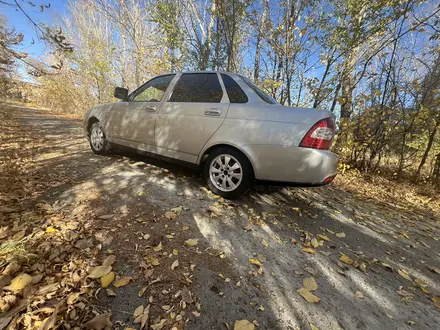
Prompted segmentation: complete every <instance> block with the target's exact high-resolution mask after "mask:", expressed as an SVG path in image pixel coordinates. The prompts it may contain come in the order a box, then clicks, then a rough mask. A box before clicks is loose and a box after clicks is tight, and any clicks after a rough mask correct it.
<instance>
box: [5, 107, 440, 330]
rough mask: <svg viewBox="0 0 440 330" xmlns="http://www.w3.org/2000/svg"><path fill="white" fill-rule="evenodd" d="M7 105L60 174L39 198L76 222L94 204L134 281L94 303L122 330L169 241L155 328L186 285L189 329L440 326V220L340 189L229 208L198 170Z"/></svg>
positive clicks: (108, 243)
mask: <svg viewBox="0 0 440 330" xmlns="http://www.w3.org/2000/svg"><path fill="white" fill-rule="evenodd" d="M0 108H1V111H9V112H11V113H12V115H13V116H14V117H15V118H16V119H18V120H19V121H20V123H21V124H20V130H22V131H23V132H27V134H30V136H33V135H35V136H39V137H40V138H43V139H44V141H45V145H43V146H41V147H40V148H39V149H38V150H36V155H35V160H34V161H33V162H32V163H31V164H29V166H30V167H31V169H32V170H33V171H34V173H37V174H38V175H40V176H42V177H47V178H49V179H50V178H51V177H53V185H52V187H51V188H50V189H48V190H46V191H44V192H42V193H40V194H36V195H35V196H34V199H33V200H32V202H35V203H36V202H41V201H44V202H46V203H49V204H52V205H56V206H57V207H58V208H62V209H64V210H69V211H70V212H72V214H75V212H79V211H81V209H82V208H84V207H87V208H88V210H90V211H89V212H92V213H93V214H94V215H95V218H94V219H95V220H94V221H91V223H90V230H92V231H93V233H94V235H95V238H96V240H97V241H99V242H101V244H102V245H103V250H111V251H113V252H114V253H115V254H116V256H117V265H118V267H119V269H122V271H123V272H124V274H125V275H130V276H132V277H133V280H132V281H131V282H130V284H129V285H127V286H125V287H124V288H118V289H116V290H115V292H116V297H107V296H106V295H105V294H102V295H98V296H97V300H96V306H97V308H102V309H108V310H110V311H111V312H112V321H113V323H114V325H115V327H117V328H118V327H119V328H122V329H123V328H124V327H126V326H131V327H134V328H136V325H133V324H131V321H132V314H133V311H134V310H135V308H136V307H137V306H139V305H140V304H142V303H145V301H146V298H145V297H143V296H142V297H139V295H138V291H139V290H140V289H141V288H142V287H143V285H144V284H143V278H142V274H143V273H142V271H143V270H142V263H143V260H144V259H145V249H146V248H148V247H149V246H156V245H157V244H159V243H160V242H161V243H162V245H163V251H164V252H166V253H164V254H163V255H162V256H161V259H160V263H161V265H160V266H158V268H155V274H156V275H157V276H158V278H160V279H161V280H160V281H159V282H157V285H156V286H155V285H153V286H152V287H149V292H148V296H149V297H151V299H152V301H154V302H153V306H156V307H155V308H156V312H155V311H154V308H153V309H152V315H151V317H152V319H154V318H155V315H156V316H157V318H158V319H159V318H160V307H161V306H162V305H167V299H168V300H169V299H171V298H169V296H170V295H171V294H170V293H168V291H169V292H174V291H173V290H176V288H177V286H178V285H182V283H183V284H184V285H188V287H189V288H190V290H191V292H192V294H193V298H194V300H195V303H194V304H193V305H195V307H197V308H195V307H193V308H192V309H191V311H192V313H188V314H189V315H187V318H186V320H187V321H186V322H185V323H184V326H183V328H185V329H202V330H206V329H233V328H234V322H235V321H236V320H241V319H246V320H249V321H250V322H253V321H255V322H254V323H255V324H256V325H258V326H259V329H297V328H300V329H310V328H312V325H314V326H316V327H317V328H318V329H321V330H322V329H440V317H439V310H438V309H437V308H436V307H435V306H434V303H433V301H432V298H433V297H436V296H439V295H440V281H439V279H440V274H438V273H437V272H436V271H438V270H439V269H440V249H439V247H440V243H439V229H440V219H439V218H438V215H435V214H431V213H429V212H427V211H426V210H423V209H413V210H411V211H408V210H404V209H403V208H402V207H401V206H399V205H398V203H395V202H394V201H391V200H390V201H388V202H387V203H384V202H379V201H375V200H371V199H367V198H365V197H364V196H362V195H360V194H356V193H353V192H348V191H345V190H343V189H342V188H340V187H339V186H338V185H337V182H336V184H335V185H332V186H329V187H323V188H313V189H312V188H310V189H293V188H292V189H290V188H272V187H259V186H258V187H255V188H253V190H252V191H251V192H249V193H248V194H246V195H245V196H243V197H242V198H241V199H238V200H235V201H225V200H223V199H221V198H217V197H216V196H214V195H212V194H211V193H210V192H209V191H207V190H206V189H205V187H204V186H203V183H202V180H201V178H200V175H199V174H198V173H197V172H194V171H193V170H189V169H185V168H182V167H178V166H175V165H170V164H167V163H164V162H159V161H156V160H153V159H150V158H146V157H143V156H139V155H135V154H124V155H112V156H109V157H102V156H97V155H94V154H93V153H92V152H91V150H90V149H89V147H88V144H87V141H86V139H85V137H84V136H83V132H82V127H81V122H80V121H76V120H72V119H67V118H65V117H62V116H57V115H53V114H50V113H48V112H47V111H43V110H35V109H30V108H22V107H11V106H0ZM180 207H181V208H180ZM173 208H178V209H177V210H176V209H175V210H174V211H171V210H172V209H173ZM167 212H171V213H173V214H171V215H172V216H170V213H167ZM146 234H148V235H149V239H148V240H145V238H143V237H144V236H145V235H146ZM167 235H168V236H167ZM318 235H320V236H318ZM188 239H198V240H199V241H198V244H197V246H196V247H188V246H185V243H184V242H185V241H186V240H188ZM173 250H178V256H177V257H173V255H172V254H171V251H173ZM341 256H346V257H342V260H341V259H340V258H341ZM176 258H177V260H179V267H178V268H176V269H175V270H173V271H172V270H171V269H170V265H171V263H172V261H174V259H176ZM250 258H253V259H255V260H254V264H252V263H251V262H250ZM255 263H257V265H255ZM258 264H261V267H260V266H259V265H258ZM191 265H193V266H191ZM140 269H141V270H140ZM188 274H189V275H188ZM308 277H313V278H314V279H315V281H316V283H317V285H318V288H317V289H316V290H314V291H313V292H312V293H313V295H315V296H316V297H319V298H320V301H319V302H317V303H311V302H308V301H306V300H305V299H304V298H303V297H302V296H301V295H300V294H299V293H298V292H297V290H298V289H300V288H302V287H303V280H304V279H305V278H308ZM182 278H183V279H182ZM185 281H186V282H185ZM179 282H180V283H179ZM190 282H191V283H190ZM198 304H200V305H198ZM162 312H163V311H162ZM168 315H171V314H168ZM117 321H118V322H117ZM137 326H138V325H137ZM176 329H177V328H176Z"/></svg>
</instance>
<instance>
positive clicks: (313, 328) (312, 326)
mask: <svg viewBox="0 0 440 330" xmlns="http://www.w3.org/2000/svg"><path fill="white" fill-rule="evenodd" d="M309 325H310V329H312V330H319V328H318V327H317V326H315V325H314V324H313V323H311V322H309Z"/></svg>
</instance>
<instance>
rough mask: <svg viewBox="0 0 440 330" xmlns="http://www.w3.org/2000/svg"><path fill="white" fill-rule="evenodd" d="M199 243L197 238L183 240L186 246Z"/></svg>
mask: <svg viewBox="0 0 440 330" xmlns="http://www.w3.org/2000/svg"><path fill="white" fill-rule="evenodd" d="M198 243H199V239H198V238H191V239H188V240H186V241H185V244H186V245H188V246H195V245H197V244H198Z"/></svg>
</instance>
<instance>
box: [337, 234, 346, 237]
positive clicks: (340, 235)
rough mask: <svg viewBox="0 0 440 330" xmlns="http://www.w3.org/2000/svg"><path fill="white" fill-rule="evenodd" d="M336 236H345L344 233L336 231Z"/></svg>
mask: <svg viewBox="0 0 440 330" xmlns="http://www.w3.org/2000/svg"><path fill="white" fill-rule="evenodd" d="M336 236H337V237H339V238H344V237H345V233H336Z"/></svg>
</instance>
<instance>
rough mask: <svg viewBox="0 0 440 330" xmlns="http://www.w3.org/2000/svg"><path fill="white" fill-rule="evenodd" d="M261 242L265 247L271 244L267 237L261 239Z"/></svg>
mask: <svg viewBox="0 0 440 330" xmlns="http://www.w3.org/2000/svg"><path fill="white" fill-rule="evenodd" d="M261 244H263V246H264V247H268V246H269V243H267V242H266V240H265V239H262V240H261Z"/></svg>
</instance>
